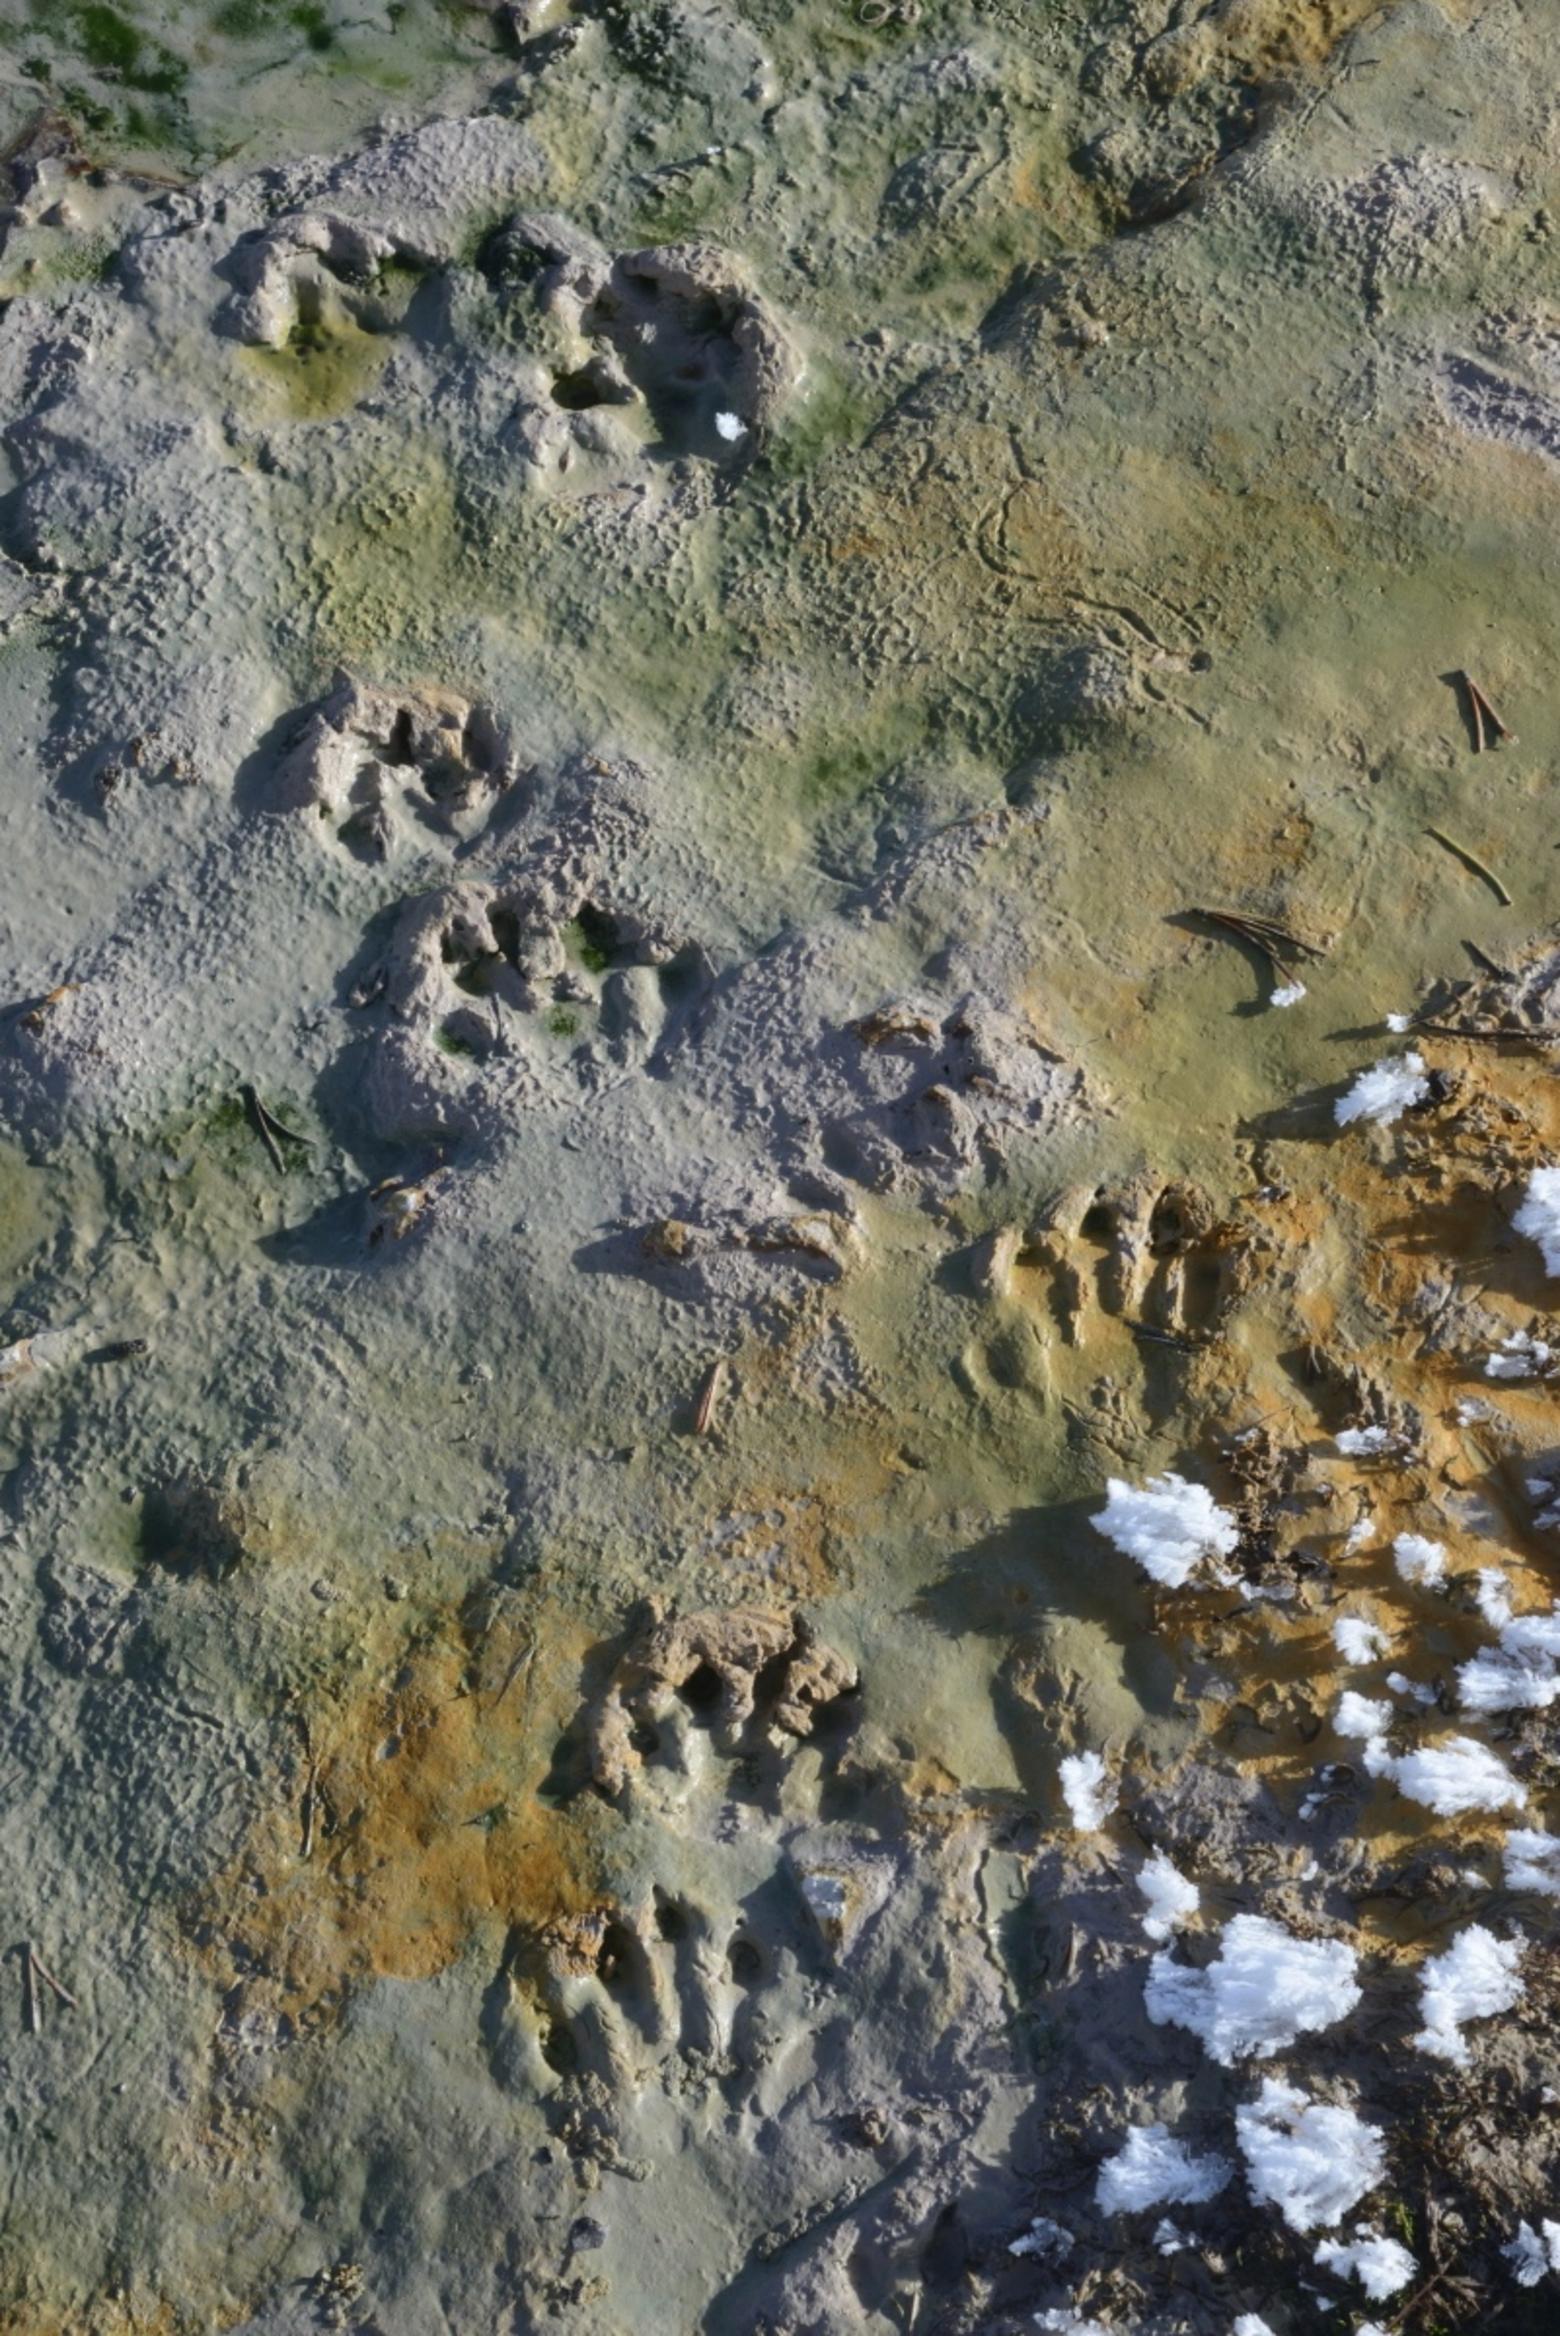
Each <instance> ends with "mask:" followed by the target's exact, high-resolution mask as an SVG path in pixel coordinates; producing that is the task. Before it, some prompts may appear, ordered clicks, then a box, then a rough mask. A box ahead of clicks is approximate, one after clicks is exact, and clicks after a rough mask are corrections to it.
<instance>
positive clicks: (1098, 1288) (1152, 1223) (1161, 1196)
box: [1031, 1179, 1252, 1346]
mask: <svg viewBox="0 0 1560 2336" xmlns="http://www.w3.org/2000/svg"><path fill="white" fill-rule="evenodd" d="M1031 1254H1032V1255H1033V1256H1034V1257H1035V1258H1036V1259H1037V1260H1039V1261H1041V1262H1043V1263H1044V1265H1045V1266H1047V1267H1048V1268H1049V1271H1050V1277H1051V1288H1052V1306H1053V1309H1054V1312H1055V1315H1056V1318H1057V1320H1058V1323H1059V1325H1060V1328H1061V1331H1062V1335H1063V1338H1064V1339H1065V1340H1066V1341H1067V1343H1068V1344H1069V1345H1080V1344H1083V1343H1085V1341H1086V1340H1087V1337H1088V1328H1089V1321H1090V1317H1091V1316H1097V1315H1105V1316H1113V1317H1116V1318H1117V1319H1120V1320H1123V1321H1125V1322H1126V1323H1127V1324H1128V1326H1129V1327H1130V1328H1132V1329H1133V1330H1135V1331H1138V1332H1140V1333H1141V1334H1142V1335H1144V1336H1146V1337H1148V1338H1151V1339H1152V1338H1156V1337H1157V1338H1160V1339H1163V1340H1165V1341H1167V1342H1168V1343H1170V1344H1173V1345H1187V1346H1193V1345H1197V1344H1200V1343H1201V1342H1202V1341H1203V1340H1204V1339H1206V1338H1210V1337H1212V1336H1213V1335H1214V1333H1215V1332H1216V1331H1217V1330H1218V1328H1219V1326H1220V1324H1221V1323H1222V1322H1223V1320H1224V1318H1225V1316H1226V1314H1227V1313H1228V1311H1229V1309H1230V1307H1231V1306H1232V1305H1233V1304H1234V1303H1235V1301H1236V1300H1237V1298H1238V1297H1239V1296H1240V1294H1241V1292H1242V1291H1243V1290H1244V1289H1245V1288H1246V1286H1247V1285H1248V1282H1249V1279H1250V1275H1251V1269H1252V1239H1251V1233H1250V1229H1249V1228H1248V1227H1246V1226H1245V1225H1243V1224H1241V1223H1239V1222H1238V1221H1231V1220H1228V1219H1224V1218H1221V1217H1220V1216H1219V1214H1218V1211H1217V1210H1216V1209H1215V1207H1214V1205H1213V1203H1212V1201H1211V1200H1210V1199H1209V1197H1208V1195H1207V1194H1206V1193H1205V1192H1204V1191H1203V1190H1202V1189H1201V1187H1200V1186H1198V1185H1195V1184H1166V1185H1159V1186H1156V1185H1154V1184H1152V1183H1150V1182H1148V1181H1146V1180H1144V1179H1137V1180H1135V1181H1133V1182H1131V1183H1128V1184H1124V1185H1114V1186H1111V1185H1102V1186H1100V1187H1099V1188H1098V1189H1097V1190H1096V1191H1094V1192H1093V1193H1078V1192H1075V1193H1071V1194H1069V1195H1067V1196H1066V1198H1065V1199H1064V1200H1063V1201H1062V1202H1061V1203H1060V1204H1058V1206H1057V1208H1056V1209H1055V1210H1054V1211H1053V1213H1052V1217H1051V1221H1050V1223H1049V1224H1048V1225H1047V1227H1046V1228H1045V1230H1044V1231H1043V1232H1042V1233H1041V1234H1040V1235H1039V1236H1038V1237H1037V1239H1036V1240H1035V1241H1034V1242H1033V1244H1032V1249H1031Z"/></svg>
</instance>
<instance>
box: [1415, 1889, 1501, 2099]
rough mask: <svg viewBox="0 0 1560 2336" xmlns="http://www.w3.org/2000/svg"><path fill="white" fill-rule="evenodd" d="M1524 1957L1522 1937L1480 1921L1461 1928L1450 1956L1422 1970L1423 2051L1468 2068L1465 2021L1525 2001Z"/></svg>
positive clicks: (1420, 2044)
mask: <svg viewBox="0 0 1560 2336" xmlns="http://www.w3.org/2000/svg"><path fill="white" fill-rule="evenodd" d="M1521 1960H1522V1941H1521V1940H1520V1939H1498V1938H1497V1937H1496V1936H1495V1933H1494V1932H1493V1931H1492V1930H1486V1929H1485V1928H1484V1925H1483V1924H1482V1923H1478V1922H1474V1923H1470V1924H1469V1926H1468V1928H1467V1929H1466V1930H1465V1931H1459V1932H1458V1934H1457V1936H1456V1938H1455V1939H1453V1941H1452V1943H1451V1945H1450V1946H1449V1947H1448V1948H1447V1950H1446V1952H1445V1954H1444V1955H1436V1956H1434V1957H1432V1959H1431V1960H1430V1961H1429V1962H1428V1963H1426V1964H1425V1966H1424V1968H1423V1969H1422V1970H1421V1972H1420V1974H1419V2009H1420V2016H1421V2018H1422V2019H1423V2020H1424V2023H1425V2024H1424V2026H1423V2027H1422V2028H1421V2029H1420V2031H1419V2033H1418V2035H1417V2036H1415V2037H1414V2038H1413V2042H1414V2043H1415V2044H1417V2045H1418V2047H1419V2049H1420V2051H1421V2052H1428V2053H1431V2054H1432V2055H1433V2056H1434V2057H1435V2059H1437V2060H1450V2061H1453V2062H1454V2063H1455V2064H1456V2065H1457V2067H1459V2068H1466V2066H1467V2065H1468V2044H1467V2039H1466V2038H1465V2037H1464V2036H1463V2034H1462V2023H1463V2022H1464V2021H1465V2020H1487V2019H1492V2018H1493V2017H1494V2015H1495V2014H1496V2013H1497V2012H1509V2011H1510V2009H1511V2007H1512V2005H1513V2004H1515V2003H1520V2002H1521V2000H1522V1998H1523V1996H1524V1995H1525V1994H1526V1992H1527V1990H1526V1989H1525V1988H1524V1986H1523V1984H1522V1981H1521V1979H1520V1978H1519V1977H1518V1976H1517V1966H1518V1964H1519V1963H1520V1962H1521Z"/></svg>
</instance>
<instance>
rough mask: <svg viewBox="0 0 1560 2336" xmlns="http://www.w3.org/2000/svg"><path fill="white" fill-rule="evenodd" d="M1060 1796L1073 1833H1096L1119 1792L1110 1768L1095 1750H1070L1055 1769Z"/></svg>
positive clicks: (1112, 1806) (1108, 1813)
mask: <svg viewBox="0 0 1560 2336" xmlns="http://www.w3.org/2000/svg"><path fill="white" fill-rule="evenodd" d="M1059 1774H1060V1776H1061V1780H1062V1798H1063V1800H1064V1801H1065V1802H1066V1803H1067V1808H1068V1813H1069V1815H1070V1816H1071V1818H1072V1821H1073V1831H1074V1832H1075V1833H1097V1832H1098V1831H1099V1829H1100V1827H1101V1826H1102V1825H1103V1824H1104V1822H1105V1820H1106V1818H1107V1817H1108V1816H1109V1815H1110V1813H1111V1811H1112V1810H1113V1809H1114V1808H1115V1806H1116V1802H1117V1800H1118V1798H1119V1795H1118V1793H1117V1790H1116V1784H1115V1780H1114V1778H1113V1777H1112V1775H1111V1773H1110V1770H1109V1769H1108V1768H1107V1767H1106V1765H1105V1763H1104V1761H1103V1760H1102V1759H1101V1758H1100V1756H1099V1754H1098V1753H1097V1752H1074V1753H1071V1754H1070V1755H1069V1756H1068V1758H1067V1759H1065V1760H1064V1761H1063V1762H1062V1764H1061V1768H1060V1770H1059Z"/></svg>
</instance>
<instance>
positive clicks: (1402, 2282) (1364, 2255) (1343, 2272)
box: [1312, 2222, 1419, 2304]
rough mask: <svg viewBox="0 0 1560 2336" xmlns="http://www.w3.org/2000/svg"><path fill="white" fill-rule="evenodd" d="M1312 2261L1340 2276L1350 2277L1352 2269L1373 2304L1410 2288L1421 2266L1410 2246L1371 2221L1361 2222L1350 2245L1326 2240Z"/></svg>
mask: <svg viewBox="0 0 1560 2336" xmlns="http://www.w3.org/2000/svg"><path fill="white" fill-rule="evenodd" d="M1312 2260H1313V2262H1316V2263H1319V2264H1320V2265H1321V2267H1322V2269H1323V2270H1324V2271H1334V2272H1336V2273H1337V2275H1338V2277H1339V2278H1340V2279H1347V2278H1348V2276H1349V2274H1350V2272H1351V2271H1352V2272H1353V2274H1354V2276H1355V2278H1356V2279H1357V2280H1358V2281H1359V2283H1360V2285H1361V2287H1363V2288H1364V2290H1365V2293H1366V2294H1367V2295H1368V2296H1369V2297H1370V2300H1371V2302H1372V2303H1373V2304H1381V2303H1385V2302H1386V2300H1387V2298H1388V2296H1389V2295H1396V2294H1397V2293H1398V2291H1399V2289H1401V2288H1405V2287H1407V2285H1408V2283H1409V2281H1410V2280H1411V2279H1412V2278H1413V2276H1414V2273H1415V2272H1416V2271H1417V2270H1418V2269H1419V2265H1418V2264H1417V2263H1416V2262H1415V2261H1414V2258H1413V2256H1412V2255H1411V2254H1410V2253H1409V2251H1408V2249H1407V2248H1406V2247H1404V2246H1400V2245H1399V2243H1398V2241H1397V2240H1396V2239H1389V2238H1386V2237H1384V2236H1383V2235H1382V2233H1381V2232H1380V2231H1378V2230H1376V2229H1374V2228H1373V2227H1372V2225H1371V2224H1370V2223H1368V2222H1362V2223H1360V2224H1358V2225H1357V2227H1356V2229H1355V2233H1354V2237H1353V2239H1352V2240H1351V2241H1350V2243H1349V2245H1348V2246H1345V2245H1344V2244H1343V2242H1342V2240H1341V2239H1323V2241H1322V2243H1321V2245H1320V2246H1319V2247H1318V2248H1317V2250H1316V2253H1315V2255H1314V2256H1313V2257H1312Z"/></svg>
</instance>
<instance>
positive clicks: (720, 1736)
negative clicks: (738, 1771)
mask: <svg viewBox="0 0 1560 2336" xmlns="http://www.w3.org/2000/svg"><path fill="white" fill-rule="evenodd" d="M856 1685H857V1672H856V1667H855V1665H854V1664H853V1663H851V1662H849V1661H847V1659H846V1658H845V1657H844V1656H843V1655H840V1654H837V1653H836V1652H835V1651H834V1649H833V1648H832V1647H829V1646H825V1645H823V1644H821V1643H820V1642H819V1641H818V1640H817V1639H816V1638H815V1637H814V1635H813V1632H812V1629H811V1626H810V1625H809V1624H808V1623H807V1621H806V1620H805V1619H804V1617H803V1616H801V1615H799V1614H792V1615H785V1614H774V1613H769V1612H766V1611H765V1610H764V1609H762V1608H760V1607H754V1606H737V1607H732V1608H730V1609H729V1610H728V1611H726V1612H724V1613H710V1614H688V1615H682V1616H679V1617H675V1618H667V1617H665V1616H662V1615H660V1614H657V1613H654V1612H652V1614H651V1616H650V1617H649V1618H648V1619H647V1621H646V1623H645V1626H644V1628H643V1630H642V1632H641V1634H640V1636H639V1638H638V1639H637V1640H636V1641H635V1643H634V1644H632V1645H631V1646H630V1647H629V1649H628V1651H627V1652H626V1653H625V1654H624V1656H623V1658H622V1660H621V1661H620V1663H619V1665H618V1667H617V1670H616V1672H615V1673H614V1674H613V1677H612V1680H611V1683H610V1685H609V1686H608V1688H607V1690H606V1693H605V1695H604V1696H603V1698H602V1701H601V1705H600V1708H599V1709H598V1710H597V1711H596V1712H595V1713H594V1714H592V1715H591V1717H590V1719H589V1721H588V1732H589V1743H590V1751H589V1758H590V1771H591V1778H592V1781H593V1783H594V1784H595V1785H596V1787H597V1789H598V1790H599V1791H601V1792H604V1793H606V1794H607V1795H608V1796H609V1797H610V1798H612V1799H616V1798H618V1797H619V1796H620V1795H621V1794H622V1793H624V1792H625V1791H626V1790H627V1788H628V1786H629V1784H630V1782H631V1781H632V1779H633V1777H634V1775H635V1773H636V1771H637V1770H638V1769H639V1768H640V1767H641V1766H642V1765H643V1762H644V1759H645V1757H646V1738H647V1735H648V1736H653V1735H654V1732H655V1723H656V1722H657V1721H658V1720H661V1719H664V1718H665V1717H667V1716H668V1715H669V1714H670V1713H671V1712H673V1711H674V1710H675V1709H676V1708H677V1706H678V1704H679V1703H680V1704H681V1705H682V1707H683V1709H684V1710H685V1711H686V1712H693V1713H696V1714H700V1715H702V1716H703V1717H704V1718H706V1719H707V1721H708V1723H709V1724H710V1725H711V1726H712V1727H713V1728H714V1730H715V1733H716V1738H717V1741H718V1742H719V1743H720V1744H721V1745H722V1747H723V1748H724V1749H725V1750H727V1751H736V1750H738V1749H740V1747H741V1746H742V1744H743V1742H744V1741H745V1740H746V1739H747V1738H748V1736H749V1735H750V1734H751V1733H753V1732H754V1731H755V1730H757V1731H762V1730H765V1729H769V1728H775V1729H778V1730H780V1731H781V1733H782V1734H784V1735H788V1736H808V1735H811V1733H812V1729H813V1724H814V1721H815V1719H816V1718H817V1715H818V1713H819V1712H820V1711H821V1710H823V1709H824V1708H826V1707H827V1706H829V1705H831V1704H834V1703H836V1702H837V1701H838V1700H839V1698H840V1697H841V1696H845V1695H849V1694H852V1693H853V1692H854V1690H855V1688H856Z"/></svg>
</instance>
